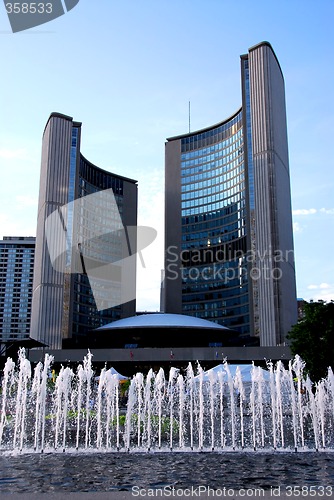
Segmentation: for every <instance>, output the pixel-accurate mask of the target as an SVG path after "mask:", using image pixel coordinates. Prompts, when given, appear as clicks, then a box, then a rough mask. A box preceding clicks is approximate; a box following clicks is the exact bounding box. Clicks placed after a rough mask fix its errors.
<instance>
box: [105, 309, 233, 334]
mask: <svg viewBox="0 0 334 500" xmlns="http://www.w3.org/2000/svg"><path fill="white" fill-rule="evenodd" d="M117 328H201V329H204V328H209V329H217V330H229V328H226V326H222V325H218V323H214V322H212V321H207V320H206V319H201V318H195V317H194V316H187V315H185V314H169V313H152V314H140V315H139V316H131V317H130V318H124V319H119V320H118V321H114V322H112V323H108V324H107V325H104V326H101V327H100V328H97V331H101V330H115V329H117Z"/></svg>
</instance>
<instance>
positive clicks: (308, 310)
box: [288, 301, 334, 382]
mask: <svg viewBox="0 0 334 500" xmlns="http://www.w3.org/2000/svg"><path fill="white" fill-rule="evenodd" d="M288 340H289V344H290V348H291V352H292V354H293V355H296V354H299V356H300V357H301V358H302V359H303V360H304V361H305V363H306V366H305V369H306V371H307V373H308V374H309V376H310V378H311V380H312V381H313V382H317V381H318V380H320V379H321V378H323V377H326V375H327V369H328V367H329V366H332V368H333V369H334V302H333V301H331V302H327V303H326V302H323V301H318V302H305V305H304V317H303V319H301V320H300V321H298V323H297V324H296V325H294V326H293V327H292V329H291V331H290V332H289V335H288Z"/></svg>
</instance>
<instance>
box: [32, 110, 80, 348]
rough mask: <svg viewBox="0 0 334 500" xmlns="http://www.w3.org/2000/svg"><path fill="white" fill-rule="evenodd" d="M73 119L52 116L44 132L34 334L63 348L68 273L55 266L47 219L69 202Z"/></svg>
mask: <svg viewBox="0 0 334 500" xmlns="http://www.w3.org/2000/svg"><path fill="white" fill-rule="evenodd" d="M71 133H72V121H71V120H70V119H68V118H61V117H58V116H51V117H50V119H49V121H48V123H47V126H46V128H45V131H44V135H43V143H42V160H41V176H40V190H39V204H38V216H37V236H36V255H35V269H34V284H33V299H32V318H31V329H30V331H31V337H32V338H35V339H37V340H39V341H41V342H45V343H46V344H48V345H50V346H52V347H53V348H55V349H60V348H61V347H62V315H63V287H64V276H65V275H64V274H63V273H59V272H57V271H55V270H54V269H53V267H52V264H51V261H50V256H49V252H48V248H47V244H46V237H45V221H46V219H47V217H48V216H49V215H50V214H51V213H52V212H53V211H55V210H57V209H58V207H60V206H62V205H64V204H66V203H67V201H68V192H67V186H68V178H69V168H70V150H71Z"/></svg>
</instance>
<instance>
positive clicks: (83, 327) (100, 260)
mask: <svg viewBox="0 0 334 500" xmlns="http://www.w3.org/2000/svg"><path fill="white" fill-rule="evenodd" d="M80 135H81V123H78V122H74V121H73V119H72V118H71V117H69V116H65V115H62V114H59V113H52V114H51V116H50V118H49V120H48V122H47V124H46V127H45V130H44V135H43V146H42V161H41V177H40V192H39V206H38V220H37V238H36V256H35V270H34V285H33V289H34V290H33V303H32V320H31V337H33V338H36V339H37V340H40V341H42V342H45V343H46V344H47V345H48V346H49V347H50V348H54V349H59V348H62V346H63V342H64V341H65V343H64V346H66V345H72V346H74V345H77V344H80V343H81V344H82V343H83V345H84V339H85V337H86V335H87V333H88V332H89V331H91V330H92V329H95V328H97V327H99V326H102V325H104V324H106V323H109V322H110V321H114V320H116V319H120V318H123V317H127V316H133V315H134V314H135V295H133V296H132V297H131V298H132V300H129V301H127V302H126V303H122V301H121V299H120V298H118V296H119V297H121V296H122V293H121V289H120V288H121V286H122V285H121V282H120V280H119V279H117V278H116V279H114V280H113V278H111V279H109V276H108V272H107V271H106V270H108V269H109V270H110V265H111V267H112V266H113V263H115V262H117V261H121V260H122V258H124V257H126V256H127V255H128V254H126V250H127V249H124V248H123V247H124V245H123V240H124V238H123V239H122V238H120V237H118V236H119V234H120V233H121V232H122V231H121V229H122V228H127V227H128V226H132V227H136V225H137V183H136V181H134V180H131V179H127V178H125V177H122V176H120V175H115V174H112V173H110V172H107V171H105V170H102V169H101V168H98V167H96V166H95V165H93V164H92V163H90V162H89V161H87V160H86V159H85V158H84V157H83V156H82V154H81V153H80ZM110 200H111V201H110ZM111 228H112V229H115V228H116V229H117V231H115V230H112V229H111ZM58 247H59V248H58ZM132 251H133V253H134V254H135V252H136V242H135V241H132ZM108 266H109V268H108ZM96 270H97V271H99V270H102V272H100V277H98V278H96V275H97V274H98V273H97V272H96ZM117 271H118V272H119V269H117ZM94 272H95V274H94ZM135 272H136V269H135V265H134V266H132V268H131V279H132V283H133V286H135ZM101 274H102V279H101ZM110 297H111V298H112V300H111V301H110V300H109V299H110ZM108 300H109V302H108ZM110 304H117V305H115V306H114V307H110ZM108 306H109V307H108Z"/></svg>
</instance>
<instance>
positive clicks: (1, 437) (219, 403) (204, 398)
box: [0, 349, 334, 452]
mask: <svg viewBox="0 0 334 500" xmlns="http://www.w3.org/2000/svg"><path fill="white" fill-rule="evenodd" d="M52 362H53V358H52V356H49V355H48V354H47V355H46V356H45V360H44V363H38V364H37V365H36V367H35V369H34V372H33V373H32V370H31V365H30V362H29V361H28V360H27V359H26V357H25V351H24V349H21V350H20V351H19V357H18V363H17V366H16V365H15V363H14V362H13V361H12V360H11V359H8V360H7V362H6V364H5V368H4V372H3V378H2V393H1V403H0V408H1V415H0V446H1V450H14V451H15V450H18V451H21V450H29V451H31V450H34V451H36V452H43V451H44V450H52V449H55V450H59V449H60V450H62V451H65V450H67V449H77V450H80V449H83V450H87V449H92V450H99V451H101V450H106V451H122V450H124V451H131V450H145V451H151V450H153V449H158V450H160V449H170V450H181V451H186V450H198V451H206V450H216V449H220V450H242V449H247V450H251V449H253V450H257V449H259V448H261V449H263V450H265V449H276V450H295V451H297V450H298V449H301V450H308V449H311V450H331V449H333V448H334V375H333V372H332V370H331V369H329V370H328V376H327V377H326V378H325V379H323V380H321V381H320V382H318V383H317V384H313V383H312V382H311V380H310V379H309V378H304V376H303V371H304V368H305V365H304V363H303V361H302V360H301V359H300V358H299V357H298V356H296V358H295V359H294V360H292V361H291V362H290V363H289V366H288V367H287V368H285V367H284V365H283V363H282V362H278V363H277V364H276V365H275V366H274V365H273V363H268V369H269V370H263V369H262V368H260V367H256V366H254V364H253V366H252V368H251V370H250V374H249V377H248V378H245V377H244V375H243V373H242V370H241V369H240V368H237V369H236V371H235V372H233V370H232V367H231V366H230V365H229V364H228V363H227V362H225V363H224V364H223V365H222V366H221V367H220V368H219V369H217V370H216V369H212V370H209V371H208V372H204V371H203V369H202V368H201V366H200V365H198V367H197V374H196V375H195V374H194V371H193V367H192V365H191V364H189V365H188V367H187V369H186V370H185V373H183V372H182V371H181V370H179V369H176V368H174V367H172V368H171V369H170V371H169V374H168V376H166V377H165V374H164V371H163V370H162V368H160V369H159V371H158V372H157V373H154V372H153V370H150V371H149V372H148V374H147V375H146V376H144V375H143V374H142V373H137V374H136V375H135V376H134V377H133V378H132V380H131V382H130V387H129V389H128V396H127V404H126V406H124V405H123V406H122V404H121V402H122V399H121V392H120V390H119V384H120V383H119V380H118V378H117V376H116V375H113V374H112V373H111V372H110V370H107V369H106V368H103V369H102V370H101V373H100V374H95V373H94V371H93V367H92V355H91V353H90V352H88V354H87V356H85V358H84V360H83V363H82V364H81V365H79V367H78V369H77V370H76V373H74V372H73V370H72V369H71V368H69V367H66V368H64V367H62V368H61V370H60V372H59V374H58V376H57V378H56V381H55V383H54V382H53V381H52V380H51V378H50V372H51V366H52ZM233 373H234V374H233ZM96 375H99V376H96Z"/></svg>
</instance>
